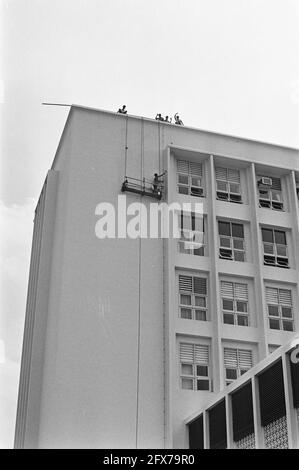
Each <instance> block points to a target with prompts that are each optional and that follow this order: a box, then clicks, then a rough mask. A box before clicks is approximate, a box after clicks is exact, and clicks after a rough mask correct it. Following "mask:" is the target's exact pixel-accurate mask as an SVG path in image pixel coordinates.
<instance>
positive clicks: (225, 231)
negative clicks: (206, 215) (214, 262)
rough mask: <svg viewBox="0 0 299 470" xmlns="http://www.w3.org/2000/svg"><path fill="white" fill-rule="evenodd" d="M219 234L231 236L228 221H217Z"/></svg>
mask: <svg viewBox="0 0 299 470" xmlns="http://www.w3.org/2000/svg"><path fill="white" fill-rule="evenodd" d="M218 230H219V235H227V236H228V237H230V236H231V231H230V223H229V222H218Z"/></svg>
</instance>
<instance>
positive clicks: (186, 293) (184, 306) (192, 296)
mask: <svg viewBox="0 0 299 470" xmlns="http://www.w3.org/2000/svg"><path fill="white" fill-rule="evenodd" d="M182 277H188V278H191V279H192V291H190V290H186V289H185V290H184V289H181V288H180V279H181V278H182ZM178 278H179V299H178V304H179V317H180V318H182V319H183V320H195V321H209V309H208V280H207V278H206V277H203V276H194V275H191V274H179V276H178ZM194 279H201V280H202V279H204V280H205V283H206V293H205V294H199V293H196V292H194ZM182 296H189V297H190V304H184V303H182ZM197 298H200V299H204V300H205V306H204V307H203V306H198V305H196V299H197ZM182 310H189V311H190V318H188V317H184V316H182ZM197 312H202V313H204V315H205V319H200V318H196V317H197Z"/></svg>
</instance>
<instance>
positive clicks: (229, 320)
mask: <svg viewBox="0 0 299 470" xmlns="http://www.w3.org/2000/svg"><path fill="white" fill-rule="evenodd" d="M223 321H224V323H228V324H229V325H233V324H234V316H233V315H230V314H228V313H224V314H223Z"/></svg>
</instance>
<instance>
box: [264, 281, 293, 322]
mask: <svg viewBox="0 0 299 470" xmlns="http://www.w3.org/2000/svg"><path fill="white" fill-rule="evenodd" d="M266 302H267V309H268V317H269V327H270V328H271V330H284V331H294V319H293V305H292V292H291V290H289V289H276V288H274V287H266Z"/></svg>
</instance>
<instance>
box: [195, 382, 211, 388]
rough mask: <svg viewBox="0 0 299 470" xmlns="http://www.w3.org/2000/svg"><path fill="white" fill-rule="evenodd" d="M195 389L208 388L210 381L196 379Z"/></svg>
mask: <svg viewBox="0 0 299 470" xmlns="http://www.w3.org/2000/svg"><path fill="white" fill-rule="evenodd" d="M197 390H210V383H209V381H208V380H198V381H197Z"/></svg>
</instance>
